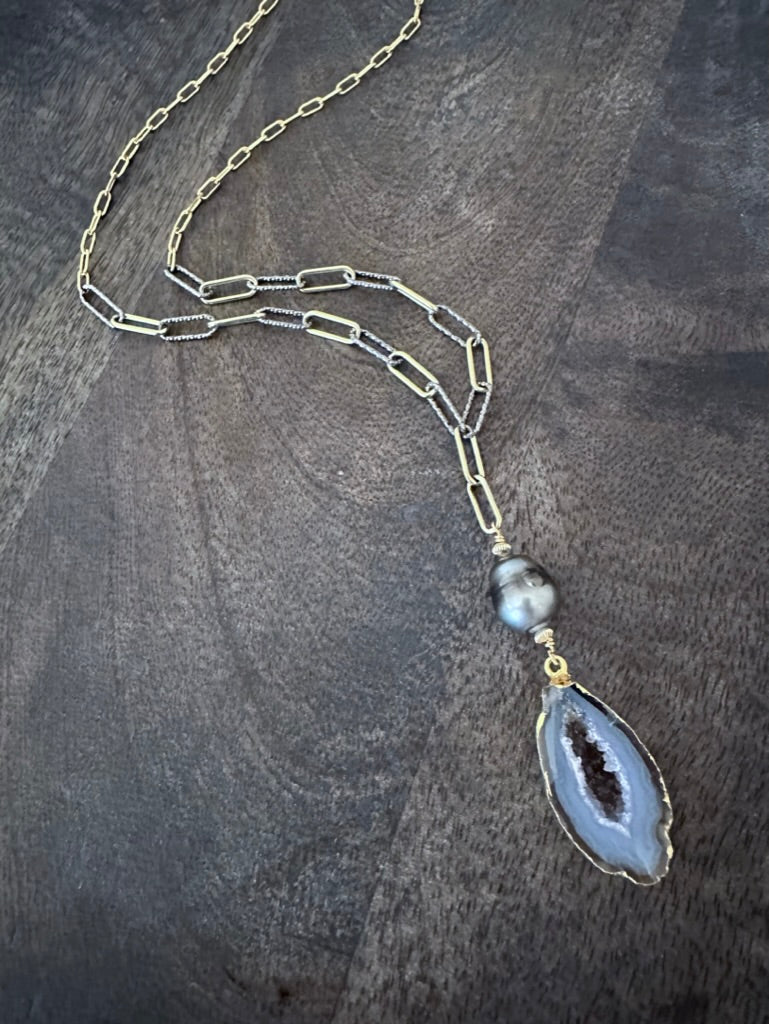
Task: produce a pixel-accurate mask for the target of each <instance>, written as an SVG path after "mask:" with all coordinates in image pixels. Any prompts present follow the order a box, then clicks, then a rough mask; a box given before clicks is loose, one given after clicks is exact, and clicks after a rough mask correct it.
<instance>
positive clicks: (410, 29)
mask: <svg viewBox="0 0 769 1024" xmlns="http://www.w3.org/2000/svg"><path fill="white" fill-rule="evenodd" d="M279 2H280V0H261V2H260V4H259V6H258V8H257V9H256V11H255V13H254V14H253V15H252V16H251V17H250V18H249V19H248V20H247V21H244V22H243V24H242V25H240V26H239V27H238V28H237V29H236V31H235V33H234V34H233V36H232V39H231V40H230V43H229V45H228V46H226V47H225V48H224V49H223V50H220V51H219V52H217V53H215V54H214V56H213V57H212V58H211V59H210V60H209V61H208V63H207V65H206V68H205V71H204V72H203V74H202V75H200V76H199V77H198V78H193V79H190V81H189V82H186V83H185V84H184V85H183V86H182V87H181V89H179V91H178V92H177V93H176V96H175V97H174V99H173V100H172V101H171V102H170V103H168V104H167V105H166V106H162V107H158V108H157V110H155V111H153V113H152V114H150V116H149V117H148V118H147V120H146V122H145V123H144V125H143V127H142V128H141V130H140V131H139V132H137V134H136V135H134V136H133V138H131V139H130V140H129V141H128V142H127V143H126V145H125V146H124V147H123V150H122V151H121V153H120V155H119V156H118V158H117V160H116V161H115V163H114V164H113V166H112V168H111V169H110V172H109V178H108V180H107V183H106V185H105V186H104V188H103V189H102V190H101V192H99V194H98V195H97V197H96V200H95V202H94V205H93V211H92V216H91V221H90V223H89V225H88V227H87V228H86V229H85V231H84V232H83V236H82V239H81V242H80V261H79V264H78V272H77V290H78V293H79V295H80V299H81V301H82V302H83V304H84V305H85V306H86V307H87V308H88V309H89V310H90V312H91V313H93V315H94V316H96V317H98V318H99V320H101V321H102V322H103V323H104V324H106V325H107V326H108V327H110V328H112V329H113V330H121V331H127V332H130V333H134V334H145V335H153V336H156V337H160V338H163V339H164V340H166V341H175V342H180V341H196V340H201V339H205V338H210V337H211V336H212V335H213V334H214V333H215V332H216V331H218V330H219V329H220V328H224V327H231V326H235V325H238V324H246V323H261V324H264V325H265V326H269V327H277V328H283V329H287V330H303V331H306V332H307V333H308V334H310V335H313V336H314V337H318V338H322V339H324V340H327V341H335V342H338V343H340V344H344V345H351V346H354V347H356V348H359V349H361V350H362V351H364V352H366V353H367V354H369V355H370V356H372V357H373V358H375V359H377V360H378V361H380V362H381V363H383V364H384V365H385V366H386V367H387V369H388V370H389V371H390V373H391V374H392V375H393V376H394V377H395V378H396V379H397V380H399V381H400V382H401V383H402V384H404V385H405V386H406V387H408V388H409V389H410V390H411V391H413V392H414V394H416V395H417V396H418V397H419V398H421V399H423V400H424V401H426V402H427V403H428V404H429V405H430V407H431V408H432V410H433V411H434V412H435V414H436V416H437V417H438V419H439V420H440V422H441V423H442V424H443V426H444V427H445V428H446V429H447V430H448V431H449V433H451V434H452V435H453V436H454V439H455V441H456V445H457V452H458V454H459V461H460V465H461V468H462V472H463V474H464V477H465V482H466V486H467V493H468V496H469V498H470V503H471V505H472V508H473V511H474V512H475V515H476V518H477V520H478V524H479V526H480V527H481V529H482V530H483V532H484V533H487V534H489V535H491V536H493V537H494V538H495V541H496V544H497V545H500V544H501V545H505V546H506V541H505V540H504V537H503V536H502V533H501V523H502V516H501V513H500V511H499V507H498V505H497V503H496V501H495V499H494V495H493V494H492V491H491V487H490V486H489V483H488V480H487V478H486V473H485V469H484V466H483V460H482V458H481V454H480V449H479V448H478V440H477V434H478V432H479V430H480V429H481V427H482V425H483V421H484V418H485V416H486V412H487V410H488V407H489V402H490V400H491V393H492V386H493V377H492V370H491V359H490V354H489V346H488V343H487V342H486V340H485V338H484V337H483V336H482V334H481V332H480V331H479V330H478V329H477V327H475V326H474V325H473V324H472V323H470V322H469V321H468V320H466V319H465V318H464V317H462V316H460V315H459V314H458V313H456V312H454V310H452V309H451V308H450V307H449V306H446V305H443V304H440V303H434V302H432V301H431V300H430V299H427V298H425V297H424V296H422V295H420V294H419V293H418V292H416V291H415V290H414V289H413V288H410V287H409V286H408V285H406V284H404V282H403V281H401V280H400V278H398V277H395V276H391V275H388V274H380V273H374V272H371V271H361V270H354V269H353V268H352V267H350V266H347V265H346V264H342V265H337V266H330V267H309V268H306V269H304V270H300V271H299V272H298V273H296V274H271V275H266V276H260V275H257V274H251V273H242V274H235V275H232V276H229V277H220V278H212V279H209V280H206V279H204V278H202V277H199V276H198V275H197V274H196V273H194V272H193V271H192V270H189V269H188V268H186V267H184V266H182V265H181V264H180V263H179V262H178V255H179V249H180V247H181V245H182V241H183V239H184V235H185V232H186V231H187V229H188V227H189V226H190V223H191V221H192V219H193V217H194V215H195V212H196V211H197V209H198V208H199V207H200V206H201V205H202V204H203V203H204V202H206V201H207V200H208V199H210V198H211V196H212V195H213V194H214V193H215V192H216V191H217V190H218V188H219V186H220V185H221V184H222V182H223V181H224V179H225V178H226V177H227V176H228V175H229V174H231V173H233V172H234V171H237V170H238V168H240V167H242V166H243V164H245V163H246V161H247V160H248V159H249V158H250V157H251V155H252V154H253V153H254V151H255V150H256V149H257V148H258V147H259V146H261V145H263V144H264V143H267V142H272V141H273V140H274V139H276V138H277V137H278V136H279V135H282V134H283V132H284V131H285V130H286V128H288V126H289V125H290V124H291V123H292V122H294V121H297V120H299V119H301V118H306V117H311V116H312V115H313V114H317V113H318V112H319V111H321V110H322V109H323V108H324V107H325V105H326V104H327V103H328V102H329V101H330V100H332V99H333V98H334V97H336V96H343V95H344V94H345V93H348V92H350V91H351V90H352V89H354V88H355V87H356V86H357V85H359V84H360V82H361V81H362V80H363V78H365V76H366V75H368V74H369V73H370V72H372V71H375V70H376V69H378V68H380V67H382V65H383V64H385V63H386V62H387V61H388V60H389V59H390V57H391V56H392V55H393V53H394V52H395V50H396V49H397V48H398V47H399V46H400V45H401V44H402V43H404V42H406V41H407V40H408V39H411V37H412V36H413V35H414V34H415V33H416V32H417V30H418V29H419V27H420V25H421V20H420V13H421V8H422V5H423V2H424V0H413V11H412V14H411V17H409V19H408V20H407V21H406V22H404V24H403V25H402V26H401V29H400V31H399V33H398V34H397V35H396V36H395V38H394V39H392V40H391V41H390V42H389V43H387V44H386V45H384V46H382V47H380V48H379V49H378V50H377V51H376V52H375V53H373V54H372V55H371V57H370V58H369V60H368V62H367V63H366V64H364V65H363V67H361V68H359V69H358V70H357V71H352V72H350V73H349V74H347V75H345V77H344V78H342V79H340V80H339V81H338V82H337V83H336V85H335V86H334V87H333V88H332V89H330V90H329V91H328V92H326V93H324V94H322V95H318V96H313V97H312V98H311V99H308V100H305V101H304V102H303V103H301V104H300V105H299V106H298V107H297V109H296V110H295V111H294V113H293V114H291V115H290V116H289V117H284V118H278V119H277V120H276V121H273V122H271V123H270V124H268V125H266V126H265V127H264V128H263V129H262V131H261V132H260V134H259V135H258V136H257V137H256V138H255V139H254V140H253V141H252V142H250V143H248V145H244V146H240V147H239V148H238V149H236V150H235V151H234V152H233V153H232V154H231V155H230V157H229V159H228V160H227V162H226V163H225V164H224V166H223V167H222V168H221V169H220V170H219V171H218V172H217V173H216V174H214V175H212V176H211V177H209V178H206V180H205V181H204V182H203V183H202V184H201V185H200V186H199V188H198V189H197V190H196V192H195V195H194V197H193V198H192V200H191V202H189V203H188V204H187V206H185V207H184V209H183V210H182V211H181V212H180V213H179V215H178V216H177V218H176V220H175V221H174V224H173V227H172V228H171V234H170V236H169V239H168V245H167V250H166V267H165V273H166V275H167V276H168V277H169V278H170V279H171V280H172V281H174V283H175V284H177V285H178V286H179V287H180V288H183V289H184V290H185V291H186V292H188V293H190V294H191V295H193V296H194V297H195V298H196V299H197V300H198V301H200V302H201V303H203V304H204V305H205V306H217V305H219V304H224V303H231V302H237V301H242V300H244V299H250V298H253V297H254V296H256V295H258V294H260V293H265V292H274V291H296V292H300V293H305V294H316V293H322V292H323V293H325V292H331V291H337V290H340V289H347V288H354V287H357V288H372V289H378V290H381V291H390V292H394V293H395V294H397V295H400V296H402V297H403V298H405V299H407V300H408V301H409V302H411V303H413V304H414V305H416V306H417V307H418V308H419V309H421V310H422V312H423V313H424V314H426V317H427V320H428V322H429V324H430V325H431V326H432V327H433V328H434V329H435V330H437V331H439V332H440V333H441V334H442V335H444V336H445V337H447V338H448V339H450V340H451V341H453V342H455V343H456V344H457V345H458V346H460V347H461V348H463V349H464V351H465V353H466V360H467V372H468V378H469V381H470V392H469V395H468V397H467V400H466V402H465V404H464V406H463V407H462V409H461V410H460V409H458V408H457V406H456V405H455V404H454V403H453V402H452V400H451V398H450V397H449V395H448V393H447V391H446V389H445V388H444V387H443V385H442V384H441V383H440V381H439V379H438V378H437V377H436V376H435V374H433V373H432V371H431V370H429V369H428V368H427V367H426V366H423V365H422V363H420V362H419V361H418V360H416V359H415V358H414V357H413V356H412V355H410V354H409V353H408V352H405V351H403V350H402V349H396V348H395V347H394V346H392V345H390V344H389V343H388V342H386V341H384V340H383V339H382V338H379V337H378V336H377V335H376V334H374V333H373V332H372V331H370V330H368V329H367V328H365V327H362V326H361V325H360V324H359V323H358V322H357V321H355V320H349V319H347V318H346V317H342V316H337V315H335V314H333V313H329V312H327V311H325V310H321V309H311V310H308V311H307V312H301V311H298V310H294V309H285V308H282V307H278V306H261V307H260V308H258V309H255V310H251V311H250V312H248V313H244V314H240V315H236V316H229V317H218V318H217V317H216V316H214V314H213V313H210V312H207V311H204V312H200V313H193V314H188V315H184V316H167V317H162V318H160V319H155V318H153V317H146V316H139V315H138V314H136V313H130V312H127V311H126V310H124V309H123V308H122V307H121V306H120V305H119V304H118V303H117V302H115V301H114V300H113V299H111V298H110V297H109V296H108V295H107V294H106V293H105V292H104V291H102V290H101V289H100V288H98V287H97V286H96V285H95V284H94V283H93V282H92V280H91V257H92V254H93V251H94V247H95V244H96V232H97V229H98V227H99V225H100V223H101V221H102V220H103V219H104V217H105V216H106V214H107V212H108V210H109V208H110V205H111V203H112V196H113V192H114V189H115V186H116V185H117V183H118V181H120V180H121V179H122V178H123V176H124V175H125V173H126V171H127V170H128V167H129V165H130V164H131V161H132V160H133V159H134V157H135V156H136V154H137V153H138V151H139V148H140V147H141V145H142V143H143V142H144V140H145V139H146V138H147V137H148V136H149V135H151V134H152V133H153V132H156V131H157V130H158V129H159V128H160V127H161V126H162V125H163V124H165V122H166V121H167V120H168V118H169V116H170V114H171V112H172V111H173V110H174V109H175V108H176V107H178V106H180V105H181V104H183V103H187V102H189V100H191V99H192V97H193V96H195V95H197V93H198V92H199V91H200V89H201V88H202V86H203V84H204V83H205V82H206V81H208V80H209V79H210V78H213V77H214V76H215V75H218V74H219V72H220V71H221V70H222V68H223V67H224V66H225V64H227V62H228V61H229V59H230V56H231V55H232V54H233V53H234V51H235V50H236V49H238V47H240V46H242V45H243V44H244V43H245V42H246V41H247V40H248V39H249V38H250V37H251V35H252V33H253V32H254V29H255V28H256V26H257V25H258V24H259V22H260V21H261V20H262V19H263V18H265V17H266V16H267V15H268V14H270V12H271V11H273V10H274V9H275V8H276V7H277V6H278V3H279ZM468 453H469V458H468Z"/></svg>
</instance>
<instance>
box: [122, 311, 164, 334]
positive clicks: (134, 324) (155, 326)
mask: <svg viewBox="0 0 769 1024" xmlns="http://www.w3.org/2000/svg"><path fill="white" fill-rule="evenodd" d="M110 322H111V325H112V326H113V327H116V328H117V329H118V330H119V331H130V332H131V333H132V334H149V335H150V336H152V337H163V335H164V334H165V329H164V327H163V324H162V323H161V322H160V320H155V319H154V318H153V317H150V316H139V315H138V314H136V313H124V314H123V316H122V318H121V317H118V316H113V317H112V320H111V321H110Z"/></svg>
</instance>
